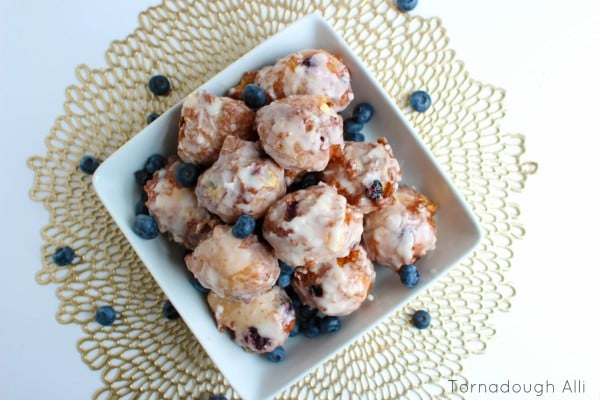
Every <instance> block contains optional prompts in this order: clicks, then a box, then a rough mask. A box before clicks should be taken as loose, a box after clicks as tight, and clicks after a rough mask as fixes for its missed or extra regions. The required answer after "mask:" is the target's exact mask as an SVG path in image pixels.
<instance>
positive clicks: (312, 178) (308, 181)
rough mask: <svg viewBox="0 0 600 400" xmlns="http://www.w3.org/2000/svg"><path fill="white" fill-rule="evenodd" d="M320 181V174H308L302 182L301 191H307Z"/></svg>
mask: <svg viewBox="0 0 600 400" xmlns="http://www.w3.org/2000/svg"><path fill="white" fill-rule="evenodd" d="M319 181H320V179H319V173H318V172H308V173H306V174H304V176H303V177H302V179H301V180H300V189H306V188H307V187H310V186H314V185H316V184H318V183H319Z"/></svg>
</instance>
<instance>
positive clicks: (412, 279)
mask: <svg viewBox="0 0 600 400" xmlns="http://www.w3.org/2000/svg"><path fill="white" fill-rule="evenodd" d="M398 275H400V281H401V282H402V283H404V285H406V286H407V287H410V288H411V287H415V286H417V284H418V283H419V270H418V269H417V266H416V265H414V264H409V265H403V266H402V267H400V270H399V271H398Z"/></svg>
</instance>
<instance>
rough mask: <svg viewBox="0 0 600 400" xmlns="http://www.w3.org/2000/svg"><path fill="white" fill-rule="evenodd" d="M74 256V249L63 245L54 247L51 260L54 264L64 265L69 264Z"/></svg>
mask: <svg viewBox="0 0 600 400" xmlns="http://www.w3.org/2000/svg"><path fill="white" fill-rule="evenodd" d="M74 258H75V251H74V250H73V249H72V248H70V247H69V246H63V247H59V248H58V249H56V251H55V252H54V254H52V261H54V263H55V264H56V265H60V266H61V267H64V266H65V265H69V264H71V263H72V262H73V259H74Z"/></svg>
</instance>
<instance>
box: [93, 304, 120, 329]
mask: <svg viewBox="0 0 600 400" xmlns="http://www.w3.org/2000/svg"><path fill="white" fill-rule="evenodd" d="M116 319H117V313H116V312H115V310H114V308H112V307H111V306H102V307H99V308H98V309H97V310H96V322H97V323H99V324H100V325H104V326H109V325H112V324H113V323H114V322H115V320H116Z"/></svg>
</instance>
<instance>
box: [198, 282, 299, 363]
mask: <svg viewBox="0 0 600 400" xmlns="http://www.w3.org/2000/svg"><path fill="white" fill-rule="evenodd" d="M208 304H209V306H210V307H211V309H212V310H213V312H214V313H215V319H216V321H217V325H218V327H219V329H220V330H224V329H226V328H227V329H231V330H232V331H233V333H234V340H235V342H236V343H237V344H238V345H240V346H241V347H243V348H244V349H245V350H247V351H250V352H253V353H266V352H270V351H273V350H274V349H275V347H277V346H282V345H283V344H284V343H285V341H286V340H287V338H288V336H289V332H290V331H291V330H292V329H293V327H294V323H295V320H296V317H295V314H294V309H293V307H292V303H291V301H290V299H289V298H288V296H287V295H286V293H285V291H283V290H282V289H281V288H279V287H278V286H275V287H273V288H271V289H270V290H268V291H267V292H265V293H263V294H261V295H259V296H257V297H255V298H253V299H252V300H251V301H250V302H249V303H243V302H239V301H235V300H231V299H226V298H223V297H219V296H218V295H216V294H215V293H214V292H210V293H209V294H208ZM252 328H254V329H255V330H256V332H255V333H256V334H257V335H258V336H260V337H259V338H258V337H257V336H254V337H252V336H253V335H251V331H250V330H251V329H252Z"/></svg>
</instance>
